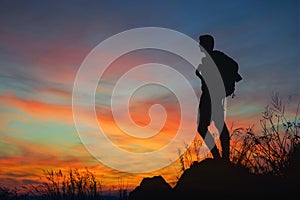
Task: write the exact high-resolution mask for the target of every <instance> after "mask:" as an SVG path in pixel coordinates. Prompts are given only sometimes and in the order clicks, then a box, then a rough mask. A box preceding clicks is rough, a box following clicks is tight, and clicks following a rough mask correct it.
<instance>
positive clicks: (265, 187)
mask: <svg viewBox="0 0 300 200" xmlns="http://www.w3.org/2000/svg"><path fill="white" fill-rule="evenodd" d="M297 160H298V161H299V159H297ZM297 163H299V162H297ZM291 166H292V168H293V170H295V171H297V173H298V172H299V170H300V169H298V170H296V169H295V166H294V165H291ZM297 166H298V165H297ZM287 169H288V168H287ZM291 171H292V170H291ZM292 172H293V171H292ZM296 177H297V176H294V175H291V174H289V176H288V178H287V177H276V176H271V175H254V174H251V173H249V172H248V170H246V169H245V168H244V167H242V166H237V165H233V164H226V163H223V162H222V161H218V160H213V159H206V160H204V161H202V162H195V163H193V165H192V166H191V167H190V168H189V169H187V170H186V171H185V172H184V173H183V174H182V176H181V177H180V179H179V180H178V182H177V184H176V186H175V187H174V188H173V189H172V188H171V187H170V186H169V185H168V184H167V183H166V182H165V180H164V179H163V178H162V177H161V176H157V177H153V178H145V179H143V181H142V182H141V184H140V186H138V187H137V188H136V189H135V190H133V191H132V192H131V193H130V196H129V199H130V200H146V199H147V200H148V199H153V200H156V199H164V200H167V199H170V200H171V199H174V200H176V199H178V200H179V199H180V200H183V199H184V200H189V199H193V200H194V199H290V198H291V197H292V196H293V197H296V199H297V198H299V194H298V192H297V191H298V190H299V188H300V187H299V186H300V185H299V179H298V178H299V177H297V178H296Z"/></svg>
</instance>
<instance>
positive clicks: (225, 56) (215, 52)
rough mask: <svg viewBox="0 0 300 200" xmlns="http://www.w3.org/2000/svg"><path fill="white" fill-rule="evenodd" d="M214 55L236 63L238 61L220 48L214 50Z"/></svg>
mask: <svg viewBox="0 0 300 200" xmlns="http://www.w3.org/2000/svg"><path fill="white" fill-rule="evenodd" d="M212 56H213V57H214V58H215V59H220V60H227V61H230V62H234V63H236V64H237V62H236V61H235V60H234V59H233V58H231V57H230V56H228V55H227V54H226V53H224V52H222V51H219V50H213V52H212Z"/></svg>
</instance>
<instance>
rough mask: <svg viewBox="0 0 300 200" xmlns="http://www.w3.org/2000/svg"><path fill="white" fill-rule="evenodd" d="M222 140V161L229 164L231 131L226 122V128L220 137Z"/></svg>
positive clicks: (224, 127)
mask: <svg viewBox="0 0 300 200" xmlns="http://www.w3.org/2000/svg"><path fill="white" fill-rule="evenodd" d="M220 139H221V146H222V159H223V160H224V161H225V162H229V156H230V139H229V131H228V128H227V126H226V123H225V122H224V126H223V129H222V132H221V135H220Z"/></svg>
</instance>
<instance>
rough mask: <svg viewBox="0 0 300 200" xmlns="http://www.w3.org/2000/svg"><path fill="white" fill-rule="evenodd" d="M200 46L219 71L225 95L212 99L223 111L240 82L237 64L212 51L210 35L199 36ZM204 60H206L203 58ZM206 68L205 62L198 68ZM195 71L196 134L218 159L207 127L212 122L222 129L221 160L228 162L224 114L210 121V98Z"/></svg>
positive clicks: (198, 74)
mask: <svg viewBox="0 0 300 200" xmlns="http://www.w3.org/2000/svg"><path fill="white" fill-rule="evenodd" d="M199 40H200V45H201V47H203V48H204V49H205V51H206V52H207V53H208V54H209V56H210V57H211V58H212V59H213V61H214V63H215V64H216V66H217V68H218V69H219V71H220V74H221V77H222V80H223V83H224V86H225V90H226V91H225V93H226V96H224V97H221V96H220V97H219V98H217V99H214V102H217V104H218V105H216V106H220V107H222V108H220V107H219V108H220V110H222V111H224V100H225V98H226V97H227V96H232V97H234V89H235V83H236V82H238V81H240V80H241V79H242V77H241V76H240V75H239V73H238V64H237V63H236V62H235V61H234V60H233V59H232V58H230V57H228V56H227V55H225V54H224V53H222V52H220V51H216V50H214V38H213V37H212V36H211V35H201V36H200V37H199ZM204 59H206V58H204ZM205 67H210V66H206V65H205V62H203V64H201V65H199V68H201V69H203V68H205ZM199 68H198V69H197V70H196V75H197V76H198V77H199V78H200V79H201V84H202V86H201V90H202V94H201V98H200V103H199V114H198V133H199V134H200V135H201V136H202V138H203V139H204V138H205V136H206V145H207V146H208V148H209V149H210V150H211V153H212V155H213V157H214V158H215V159H220V158H221V156H220V153H219V151H218V149H217V146H216V144H215V142H214V138H213V136H212V135H211V133H210V132H209V131H208V126H209V125H210V123H211V121H212V120H214V123H215V125H216V127H223V129H222V131H221V132H220V130H219V132H220V140H221V147H222V159H223V160H224V161H225V162H229V150H230V149H229V147H230V144H229V131H228V129H227V126H226V123H225V121H224V112H220V113H217V116H215V119H211V114H212V112H211V110H212V108H211V98H210V94H209V90H208V87H207V85H206V83H205V81H204V78H203V77H202V75H201V74H200V73H199V71H198V70H200V71H201V69H199Z"/></svg>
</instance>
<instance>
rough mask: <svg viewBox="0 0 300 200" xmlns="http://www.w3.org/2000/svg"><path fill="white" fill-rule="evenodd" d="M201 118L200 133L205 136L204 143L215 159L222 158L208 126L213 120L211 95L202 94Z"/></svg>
mask: <svg viewBox="0 0 300 200" xmlns="http://www.w3.org/2000/svg"><path fill="white" fill-rule="evenodd" d="M198 112H199V118H198V133H199V134H200V135H201V137H202V138H203V141H204V143H205V144H206V146H207V147H208V148H209V150H210V151H211V153H212V155H213V157H214V158H215V159H219V158H221V156H220V153H219V150H218V148H217V146H216V143H215V140H214V137H213V136H212V135H211V133H210V132H209V131H208V126H209V125H210V122H211V103H210V97H209V96H207V95H202V96H201V99H200V104H199V110H198Z"/></svg>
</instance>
